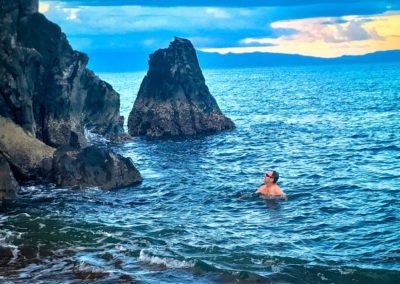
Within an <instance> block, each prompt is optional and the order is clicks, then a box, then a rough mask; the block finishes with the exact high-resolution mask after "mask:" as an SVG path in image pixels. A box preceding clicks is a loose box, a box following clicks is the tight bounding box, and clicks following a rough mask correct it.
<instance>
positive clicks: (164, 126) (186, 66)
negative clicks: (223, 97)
mask: <svg viewBox="0 0 400 284" xmlns="http://www.w3.org/2000/svg"><path fill="white" fill-rule="evenodd" d="M234 127H235V126H234V124H233V122H232V121H231V120H230V119H229V118H227V117H226V116H224V115H223V113H222V112H221V110H220V109H219V107H218V105H217V103H216V101H215V99H214V98H213V96H212V95H211V94H210V92H209V90H208V87H207V86H206V84H205V79H204V76H203V74H202V72H201V69H200V66H199V63H198V60H197V56H196V51H195V49H194V47H193V45H192V44H191V42H190V41H189V40H186V39H182V38H177V37H175V40H174V41H173V42H171V43H170V46H169V47H168V48H166V49H159V50H157V51H156V52H155V53H153V54H152V55H150V60H149V70H148V72H147V75H146V76H145V77H144V79H143V81H142V84H141V86H140V89H139V93H138V95H137V98H136V101H135V103H134V106H133V108H132V111H131V113H130V114H129V120H128V129H129V134H131V135H132V136H141V135H143V136H148V137H168V136H189V135H196V134H203V133H209V132H216V131H221V130H228V129H232V128H234Z"/></svg>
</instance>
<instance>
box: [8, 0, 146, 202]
mask: <svg viewBox="0 0 400 284" xmlns="http://www.w3.org/2000/svg"><path fill="white" fill-rule="evenodd" d="M87 62H88V57H87V56H86V55H85V54H83V53H80V52H78V51H75V50H73V49H72V48H71V46H70V45H69V43H68V41H67V38H66V36H65V34H64V33H62V31H61V29H60V27H59V26H57V25H56V24H54V23H52V22H50V21H48V20H47V19H46V18H45V17H44V16H43V15H42V14H40V13H38V0H1V1H0V178H1V181H0V205H1V201H2V199H12V198H13V197H15V195H16V191H17V190H18V184H17V183H16V182H17V181H18V182H20V181H25V180H33V181H38V180H40V181H42V180H48V181H50V182H54V183H56V184H58V185H67V186H99V187H102V188H105V189H112V188H116V187H121V186H127V185H132V184H135V183H138V182H140V181H141V176H140V174H139V172H138V171H137V170H136V169H135V168H134V166H133V164H132V161H130V160H129V159H125V158H123V157H121V156H119V155H115V154H113V153H111V152H110V151H108V150H104V149H96V148H95V147H90V148H89V150H88V148H85V147H86V146H87V144H88V143H87V141H86V138H85V135H84V128H88V129H90V130H91V131H93V132H95V133H98V134H101V135H103V136H106V137H109V138H116V137H120V136H123V134H124V133H123V117H121V116H120V114H119V104H120V101H119V94H118V93H117V92H115V91H114V90H113V88H112V87H111V86H110V85H109V84H107V83H106V82H104V81H102V80H100V79H99V78H98V77H97V76H96V75H95V74H94V73H93V72H92V71H90V70H88V69H87V68H86V64H87ZM57 148H61V149H57ZM84 148H85V149H84ZM61 153H62V154H61ZM60 157H61V158H60ZM98 161H101V163H100V164H99V165H95V164H96V163H97V162H98ZM60 169H61V170H60ZM63 169H66V170H65V171H64V170H63ZM67 170H68V171H67ZM85 173H86V174H85ZM77 174H80V175H79V177H78V175H77ZM64 178H65V180H64Z"/></svg>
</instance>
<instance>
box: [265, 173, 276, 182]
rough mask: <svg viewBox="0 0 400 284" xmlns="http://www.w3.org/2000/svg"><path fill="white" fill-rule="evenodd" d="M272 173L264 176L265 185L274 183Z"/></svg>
mask: <svg viewBox="0 0 400 284" xmlns="http://www.w3.org/2000/svg"><path fill="white" fill-rule="evenodd" d="M273 180H274V179H273V177H272V172H268V173H266V174H265V176H264V183H272V182H273Z"/></svg>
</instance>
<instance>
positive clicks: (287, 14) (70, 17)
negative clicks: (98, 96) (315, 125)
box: [40, 0, 400, 57]
mask: <svg viewBox="0 0 400 284" xmlns="http://www.w3.org/2000/svg"><path fill="white" fill-rule="evenodd" d="M157 3H158V4H159V5H157ZM266 3H267V4H266ZM338 3H340V5H338ZM121 4H124V5H125V6H119V5H121ZM133 4H134V5H133ZM202 5H203V6H202ZM40 7H41V11H42V13H44V14H45V15H46V17H48V18H49V19H50V20H51V21H53V22H55V23H57V24H59V25H60V26H61V28H62V30H63V31H64V32H65V33H66V34H67V36H68V39H69V40H70V42H71V44H72V45H73V47H74V48H76V49H83V51H86V52H88V51H89V50H91V49H115V50H116V49H130V50H145V51H146V52H150V51H154V50H155V49H158V48H160V47H165V46H167V45H168V43H169V42H170V41H171V40H172V39H173V36H180V37H185V38H189V39H191V40H192V42H193V44H194V46H195V47H196V48H198V49H202V50H208V51H217V52H221V53H222V52H225V53H226V52H252V51H261V52H285V53H299V54H305V55H316V56H323V57H333V56H339V55H342V54H360V53H365V52H369V51H375V50H387V49H393V48H400V46H399V45H398V43H397V41H396V39H395V37H394V36H392V35H388V34H386V33H385V30H387V31H391V30H393V29H394V27H396V23H395V22H393V20H389V18H388V17H390V16H393V17H396V16H398V14H399V12H396V11H387V10H388V9H394V8H395V7H398V8H399V10H400V2H399V1H398V0H397V1H383V0H382V1H362V0H349V1H344V0H343V1H342V0H338V1H333V0H319V1H317V0H306V1H285V0H281V1H278V0H276V1H275V0H273V1H261V0H259V1H258V0H256V1H236V0H233V1H228V0H226V1H208V0H205V1H183V0H179V1H172V0H171V1H164V0H150V1H145V0H138V1H123V0H115V1H108V0H93V1H91V0H88V1H52V0H47V1H41V3H40ZM377 11H378V12H379V11H380V12H381V13H377ZM382 12H384V13H382ZM348 15H355V16H348ZM363 15H365V16H363ZM374 15H375V16H374ZM378 19H379V20H378ZM397 26H398V22H397ZM83 38H84V39H85V40H82V39H83ZM88 39H90V40H88Z"/></svg>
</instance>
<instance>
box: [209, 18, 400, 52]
mask: <svg viewBox="0 0 400 284" xmlns="http://www.w3.org/2000/svg"><path fill="white" fill-rule="evenodd" d="M328 23H331V24H328ZM398 23H400V12H399V11H398V12H391V13H388V14H381V15H373V16H367V17H365V16H346V17H343V19H340V20H339V21H338V19H335V18H310V19H301V20H290V21H278V22H274V23H272V24H271V26H272V27H273V28H275V29H279V28H285V29H292V30H294V31H296V32H295V33H294V34H293V35H285V36H281V37H278V38H271V37H266V38H245V39H243V40H242V43H245V44H247V45H248V46H247V47H232V48H206V49H202V51H206V52H219V53H223V54H224V53H229V52H233V53H245V52H278V53H290V54H302V55H308V56H319V57H337V56H342V55H360V54H365V53H370V52H375V51H382V50H392V49H400V29H399V28H398ZM259 45H264V46H259ZM268 45H270V46H268Z"/></svg>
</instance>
